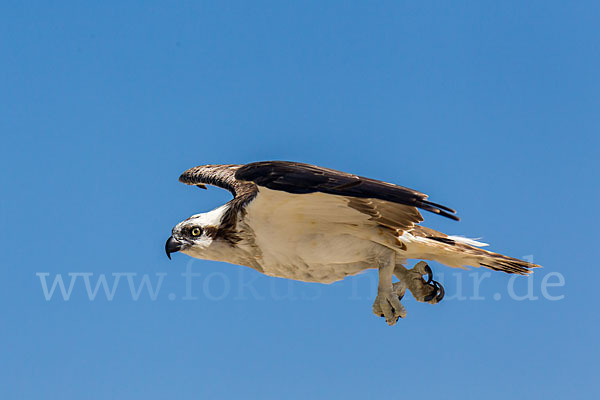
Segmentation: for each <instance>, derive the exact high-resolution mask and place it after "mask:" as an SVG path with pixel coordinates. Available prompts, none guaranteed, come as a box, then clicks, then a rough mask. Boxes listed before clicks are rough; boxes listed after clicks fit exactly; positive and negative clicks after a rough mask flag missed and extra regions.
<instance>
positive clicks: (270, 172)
mask: <svg viewBox="0 0 600 400" xmlns="http://www.w3.org/2000/svg"><path fill="white" fill-rule="evenodd" d="M235 178H236V179H237V180H241V181H247V182H254V183H255V184H257V185H258V186H264V187H266V188H268V189H272V190H281V191H284V192H288V193H293V194H306V193H315V192H322V193H327V194H332V195H337V196H348V197H355V198H357V200H356V201H355V203H356V204H355V206H356V207H362V208H364V209H365V211H366V210H367V209H368V208H369V207H370V208H371V209H372V210H371V211H370V212H365V213H367V214H369V213H371V214H373V213H377V212H380V213H381V214H385V217H388V215H389V214H390V213H391V214H392V215H393V214H394V212H395V213H396V214H398V213H401V214H406V213H409V214H410V213H411V211H410V210H409V209H408V208H404V209H403V210H396V211H394V209H393V208H392V207H390V205H389V203H388V204H387V205H386V204H385V202H391V203H397V204H402V205H406V206H410V207H417V208H420V209H423V210H426V211H430V212H433V213H435V214H439V215H442V216H444V217H448V218H451V219H453V220H456V221H458V220H459V218H458V217H457V216H456V215H454V214H455V213H456V211H454V210H453V209H451V208H448V207H445V206H442V205H440V204H436V203H432V202H430V201H428V200H427V195H426V194H423V193H421V192H418V191H416V190H412V189H409V188H405V187H402V186H398V185H394V184H391V183H387V182H382V181H378V180H375V179H369V178H364V177H362V176H357V175H352V174H348V173H345V172H341V171H336V170H333V169H329V168H322V167H317V166H315V165H310V164H303V163H296V162H289V161H263V162H255V163H251V164H246V165H244V166H242V167H239V169H237V170H236V172H235ZM359 199H369V200H371V201H370V203H371V205H370V206H369V202H367V201H362V202H361V201H359ZM351 206H352V205H351ZM356 207H353V208H356ZM382 208H386V209H387V212H385V213H384V212H381V211H382V210H381V209H382ZM357 209H358V208H357ZM361 212H364V211H361ZM414 212H416V215H414ZM414 212H413V215H412V218H409V219H410V220H413V221H415V222H420V221H422V218H421V216H420V214H419V213H418V211H416V210H414ZM405 216H408V215H405ZM405 220H406V218H404V219H402V218H398V221H397V222H398V223H400V224H401V225H406V222H404V224H402V223H401V221H405ZM391 222H392V221H390V223H391ZM384 225H385V224H384Z"/></svg>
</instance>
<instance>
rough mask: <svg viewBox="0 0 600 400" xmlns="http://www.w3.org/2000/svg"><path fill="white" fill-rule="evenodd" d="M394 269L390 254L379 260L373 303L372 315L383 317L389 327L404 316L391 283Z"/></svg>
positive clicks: (393, 261) (392, 258)
mask: <svg viewBox="0 0 600 400" xmlns="http://www.w3.org/2000/svg"><path fill="white" fill-rule="evenodd" d="M394 268H395V254H393V253H392V254H390V255H389V256H387V257H384V259H382V260H380V266H379V286H378V287H377V297H376V298H375V302H374V303H373V313H375V315H378V316H380V317H385V322H387V323H388V325H390V326H392V325H394V324H395V323H396V322H397V321H398V318H404V317H405V316H406V310H405V309H404V306H402V304H400V297H399V295H398V293H397V289H398V287H395V284H394V283H392V279H393V276H394ZM404 290H406V288H405V289H404Z"/></svg>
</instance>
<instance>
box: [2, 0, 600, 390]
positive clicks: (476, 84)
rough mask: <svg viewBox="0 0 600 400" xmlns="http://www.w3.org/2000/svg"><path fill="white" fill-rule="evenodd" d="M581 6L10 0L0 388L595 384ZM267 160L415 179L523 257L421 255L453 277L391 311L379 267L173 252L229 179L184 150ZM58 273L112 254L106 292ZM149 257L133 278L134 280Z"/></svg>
mask: <svg viewBox="0 0 600 400" xmlns="http://www.w3.org/2000/svg"><path fill="white" fill-rule="evenodd" d="M599 20H600V7H599V6H598V3H597V2H593V1H587V2H586V1H577V2H556V1H531V2H510V1H509V2H497V1H455V2H446V1H434V2H407V1H377V2H372V1H371V2H362V1H361V2H359V1H354V2H334V1H330V2H323V1H318V2H317V1H310V2H309V1H304V2H292V1H271V2H263V1H253V2H243V1H234V2H232V1H214V2H204V1H178V2H158V1H119V2H116V1H113V2H85V4H84V3H82V2H69V1H63V2H28V1H3V2H2V4H1V6H0V55H1V62H0V134H1V135H2V136H1V138H2V139H1V146H0V171H1V175H0V177H1V182H0V183H1V185H0V194H1V202H0V211H1V214H0V218H1V220H0V223H1V226H2V229H1V230H0V246H1V247H2V270H1V271H2V284H1V288H0V397H1V398H2V399H198V398H202V399H204V398H205V399H214V398H223V399H233V398H261V399H281V398H289V399H307V398H346V399H365V398H413V399H414V398H417V399H420V398H423V396H425V397H426V398H461V399H482V398H485V399H507V398H510V399H513V398H514V399H525V398H527V399H564V398H572V397H577V398H584V397H587V398H593V397H594V395H596V396H597V395H598V393H599V389H600V385H599V383H598V378H597V374H598V370H599V367H600V365H599V361H598V359H599V345H598V334H599V332H598V330H599V329H598V327H599V322H600V321H599V317H598V315H599V314H598V293H597V291H598V282H599V278H600V273H599V272H598V271H599V269H598V257H599V256H600V254H599V250H598V248H599V246H598V240H599V239H600V237H599V235H598V231H597V225H598V223H599V222H600V221H599V219H598V205H599V201H600V192H599V189H598V178H599V176H598V175H599V174H598V172H599V167H600V165H599V162H598V154H599V150H600V146H599V144H600V143H599V142H600V140H599V138H598V134H599V129H600V117H599V115H600V113H599V110H600V95H599V93H600V74H599V72H598V71H600V30H599V25H598V21H599ZM270 159H283V160H297V161H304V162H309V163H314V164H318V165H323V166H328V167H332V168H336V169H341V170H345V171H349V172H354V173H357V174H361V175H365V176H369V177H373V178H378V179H382V180H386V181H390V182H395V183H398V184H401V185H404V186H408V187H411V188H415V189H418V190H421V191H423V192H426V193H428V194H429V195H430V196H431V199H432V200H433V201H436V202H440V203H442V204H446V205H448V206H451V207H454V208H456V209H458V211H459V215H460V216H461V218H462V220H461V222H460V223H456V222H452V221H448V220H444V219H443V218H440V217H437V216H435V215H432V214H428V213H424V216H425V218H426V221H425V225H426V226H430V227H432V228H435V229H438V230H443V231H445V232H448V233H454V234H465V235H469V236H471V237H482V238H483V240H485V241H487V242H489V243H491V244H492V247H491V249H492V250H497V251H501V252H503V253H506V254H509V255H512V256H515V257H519V258H523V257H527V256H533V258H534V261H535V262H536V263H539V264H542V265H543V266H544V268H543V269H542V270H538V271H537V272H536V273H535V274H534V276H533V279H532V280H531V281H527V279H525V278H521V279H518V280H516V281H514V280H513V281H511V279H510V276H508V275H506V274H502V273H492V274H490V275H489V276H487V275H483V273H484V272H485V271H482V270H477V271H473V270H472V271H462V272H460V271H458V272H460V273H458V274H454V273H455V272H457V271H456V270H451V269H449V268H446V267H443V266H441V265H439V264H432V266H433V269H434V271H435V273H436V274H437V276H438V277H440V278H443V280H444V282H445V286H446V289H447V292H448V293H447V299H446V300H444V301H443V302H442V303H441V304H439V305H435V306H432V305H429V304H422V303H417V302H416V301H414V300H413V299H412V298H410V296H408V297H407V299H406V300H405V305H406V307H407V309H408V316H407V318H406V319H404V320H401V321H399V323H398V324H397V326H395V327H391V328H390V327H388V326H387V325H386V324H385V322H384V321H383V320H382V319H380V318H377V317H375V316H374V315H373V314H372V313H371V304H372V302H373V298H374V295H375V293H374V287H373V282H374V279H375V277H376V275H375V274H374V273H367V274H365V275H363V276H360V277H358V278H353V279H348V280H345V281H343V282H338V283H335V284H332V285H317V284H307V283H302V282H292V281H286V280H281V279H275V278H269V277H266V276H263V275H260V274H258V273H257V272H254V271H253V270H249V269H243V268H242V267H237V266H233V265H228V264H223V263H216V262H208V261H206V262H205V261H199V260H198V261H194V262H190V260H191V259H190V258H189V257H187V256H185V255H183V254H175V255H174V257H173V261H169V260H168V259H167V258H166V256H165V254H164V247H163V246H164V242H165V240H166V239H167V238H168V236H169V234H170V230H171V228H172V227H173V225H175V224H176V223H177V222H179V221H180V220H182V219H184V218H187V217H188V216H189V215H191V214H195V213H198V212H202V211H208V210H210V209H212V208H214V207H216V206H218V205H220V204H222V203H223V202H225V201H226V200H228V199H229V194H228V193H227V192H225V191H222V190H219V189H211V190H209V191H207V192H205V191H200V190H198V189H196V188H193V187H188V186H185V185H182V184H180V183H178V181H177V178H178V176H179V174H180V173H181V172H182V171H184V170H185V169H187V168H189V167H192V166H195V165H200V164H206V163H246V162H250V161H258V160H270ZM186 268H190V270H191V271H192V272H193V273H197V274H200V276H198V277H194V278H193V279H192V280H191V281H190V282H191V283H190V287H189V288H191V289H192V293H191V294H190V293H186V281H185V278H183V277H182V276H181V274H182V273H183V272H185V270H186ZM473 272H477V274H475V275H471V274H473ZM40 273H42V274H43V273H45V274H47V275H40V276H38V275H36V274H40ZM69 273H83V274H86V273H87V275H85V277H87V278H88V279H89V280H90V282H91V287H92V289H93V287H94V286H95V284H96V282H97V280H98V278H99V277H100V276H101V274H104V276H105V277H106V278H107V281H108V283H109V284H111V285H112V283H113V282H114V280H115V279H116V277H115V276H114V275H112V274H115V273H117V274H118V273H122V274H125V275H120V281H119V283H118V286H117V287H116V289H115V293H114V297H113V298H112V300H111V301H109V300H108V299H107V297H106V296H105V294H104V292H103V290H102V289H100V290H99V292H98V294H97V296H96V298H95V299H94V300H91V299H90V298H89V297H88V294H87V292H86V289H85V285H84V283H85V277H84V275H72V277H74V283H73V289H72V293H71V294H70V297H68V300H64V299H63V297H62V295H61V294H60V290H59V288H57V289H56V291H55V293H54V294H53V295H52V296H51V298H50V299H49V300H46V297H45V296H44V291H43V288H42V281H43V279H46V280H47V283H48V285H49V286H50V285H51V284H52V282H53V280H54V279H55V277H56V276H57V274H61V275H60V276H61V277H63V279H64V280H65V285H66V286H67V289H68V284H69V282H70V277H69V275H68V274H69ZM90 274H92V275H90ZM133 274H137V275H133ZM144 274H148V279H149V282H150V283H151V284H152V285H153V287H154V288H155V289H156V285H157V283H158V279H159V278H160V277H162V278H160V279H162V284H161V286H160V288H159V290H158V292H157V293H156V296H155V299H154V300H152V298H151V296H150V295H149V294H148V292H147V290H146V288H143V290H142V291H141V292H140V295H139V297H138V299H137V300H134V299H133V297H132V294H131V293H130V289H129V286H128V284H129V280H131V282H132V283H133V284H134V288H137V287H138V286H139V284H140V282H141V280H142V278H143V276H144ZM157 274H158V275H157ZM558 274H560V275H558ZM474 279H477V280H479V279H482V281H481V284H480V285H479V289H478V291H476V289H475V288H474V283H473V282H474ZM544 279H546V283H554V284H559V283H560V282H561V279H564V286H554V287H550V288H547V291H546V292H543V291H542V286H543V285H542V284H543V280H544ZM528 283H531V293H530V294H531V296H528V298H527V299H525V300H520V301H519V300H518V298H522V297H524V296H525V295H526V294H527V293H528ZM511 290H512V291H511ZM544 293H546V294H548V295H549V296H545V295H544ZM186 296H187V297H190V296H191V297H195V299H194V300H192V299H189V298H188V299H185V298H186ZM461 296H462V297H461ZM534 297H537V300H533V298H534ZM547 297H549V298H557V297H558V298H561V299H560V300H550V299H549V298H547ZM461 298H465V299H463V300H460V299H461Z"/></svg>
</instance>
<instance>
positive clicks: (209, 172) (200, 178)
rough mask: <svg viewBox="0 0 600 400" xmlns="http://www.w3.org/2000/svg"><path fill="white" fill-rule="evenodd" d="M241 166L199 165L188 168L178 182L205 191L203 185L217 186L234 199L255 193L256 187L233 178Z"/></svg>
mask: <svg viewBox="0 0 600 400" xmlns="http://www.w3.org/2000/svg"><path fill="white" fill-rule="evenodd" d="M240 167H241V165H236V164H223V165H201V166H198V167H194V168H190V169H188V170H187V171H185V172H184V173H183V174H181V176H180V177H179V182H182V183H185V184H186V185H196V186H198V187H201V188H203V189H206V186H204V185H212V186H218V187H220V188H223V189H227V190H229V191H230V192H231V193H232V194H233V196H234V197H235V198H238V197H244V196H247V195H248V194H254V193H256V185H254V184H253V183H249V182H240V181H239V180H237V179H236V178H235V173H236V171H237V170H238V169H239V168H240Z"/></svg>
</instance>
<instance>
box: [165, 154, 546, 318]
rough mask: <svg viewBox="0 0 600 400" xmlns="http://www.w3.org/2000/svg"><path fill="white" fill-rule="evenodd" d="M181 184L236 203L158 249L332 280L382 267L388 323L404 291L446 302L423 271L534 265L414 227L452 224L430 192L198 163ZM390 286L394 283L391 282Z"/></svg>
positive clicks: (183, 227) (327, 174)
mask: <svg viewBox="0 0 600 400" xmlns="http://www.w3.org/2000/svg"><path fill="white" fill-rule="evenodd" d="M179 180H180V181H181V182H183V183H185V184H188V185H195V186H198V187H200V188H202V189H206V186H205V185H214V186H218V187H221V188H224V189H227V190H229V191H230V192H231V193H232V194H233V196H234V198H233V199H232V200H231V201H229V202H228V203H226V204H225V205H223V206H221V207H218V208H216V209H214V210H212V211H210V212H207V213H202V214H196V215H193V216H191V217H189V218H188V219H186V220H184V221H182V222H180V223H178V224H177V225H176V226H175V227H174V228H173V230H172V234H171V237H169V239H168V240H167V243H166V245H165V250H166V252H167V256H168V257H169V258H171V253H174V252H177V251H180V252H182V253H185V254H187V255H189V256H191V257H195V258H201V259H205V260H215V261H224V262H228V263H231V264H237V265H243V266H248V267H251V268H254V269H256V270H257V271H259V272H262V273H263V274H266V275H269V276H274V277H279V278H287V279H293V280H298V281H305V282H320V283H332V282H335V281H339V280H341V279H344V278H345V277H347V276H349V275H356V274H358V273H361V272H363V271H365V270H367V269H370V268H377V269H378V270H379V283H378V288H377V297H376V298H375V302H374V304H373V312H374V313H375V314H376V315H378V316H381V317H384V318H385V320H386V322H387V323H388V324H389V325H394V324H395V323H396V322H397V321H398V319H399V318H404V317H405V316H406V309H405V308H404V306H403V305H402V304H401V302H400V301H401V300H402V298H403V296H404V294H405V292H406V290H407V289H408V290H409V291H410V292H411V293H412V295H413V296H414V297H415V299H416V300H417V301H421V302H426V303H431V304H435V303H438V302H440V300H442V298H443V296H444V289H443V287H442V286H441V285H440V284H439V283H438V282H437V281H435V280H433V272H432V270H431V268H430V267H429V265H428V264H427V263H426V262H424V261H420V262H418V263H417V264H416V265H415V266H414V267H413V268H410V269H408V268H407V267H406V266H405V265H406V262H407V260H409V259H417V260H434V261H437V262H439V263H441V264H445V265H447V266H450V267H455V268H464V267H466V266H473V267H480V266H481V267H486V268H490V269H493V270H495V271H503V272H506V273H510V274H519V275H526V274H528V273H530V272H531V268H533V267H538V265H535V264H531V263H528V262H526V261H522V260H519V259H516V258H512V257H508V256H504V255H502V254H498V253H493V252H490V251H486V250H483V249H481V248H480V247H482V246H486V244H485V243H481V242H478V241H476V240H473V239H467V238H464V237H462V236H449V235H446V234H444V233H441V232H437V231H435V230H433V229H430V228H426V227H424V226H421V225H418V224H419V223H420V222H422V221H423V217H422V216H421V213H420V212H419V210H425V211H429V212H431V213H434V214H438V215H440V216H443V217H446V218H450V219H453V220H456V221H458V220H459V218H458V217H457V216H456V211H454V210H453V209H451V208H449V207H446V206H443V205H440V204H437V203H433V202H431V201H429V200H427V195H426V194H423V193H420V192H418V191H416V190H412V189H409V188H406V187H402V186H397V185H394V184H391V183H386V182H382V181H378V180H374V179H369V178H364V177H362V176H357V175H352V174H349V173H345V172H341V171H336V170H333V169H329V168H323V167H318V166H315V165H310V164H303V163H298V162H289V161H263V162H254V163H250V164H246V165H235V164H228V165H202V166H199V167H194V168H191V169H189V170H187V171H185V172H184V173H183V174H182V175H181V176H180V177H179ZM394 276H395V277H396V278H397V281H396V282H394V281H393V277H394Z"/></svg>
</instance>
